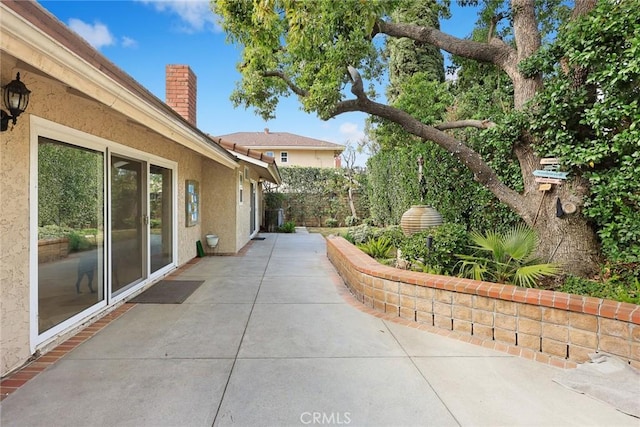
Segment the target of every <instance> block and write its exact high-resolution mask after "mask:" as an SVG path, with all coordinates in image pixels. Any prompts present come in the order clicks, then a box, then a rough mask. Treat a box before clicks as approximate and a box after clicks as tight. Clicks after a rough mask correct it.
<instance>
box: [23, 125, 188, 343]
mask: <svg viewBox="0 0 640 427" xmlns="http://www.w3.org/2000/svg"><path fill="white" fill-rule="evenodd" d="M41 136H42V137H45V138H50V139H53V140H56V141H60V142H63V143H66V144H70V145H74V146H78V147H83V148H89V149H92V150H95V151H99V152H101V153H103V156H104V161H105V177H104V179H105V183H104V188H105V202H104V206H103V218H104V219H105V224H104V233H105V236H108V235H110V234H111V224H110V222H109V219H108V218H109V215H108V208H109V206H110V205H111V197H110V179H111V177H110V173H111V171H110V167H108V166H109V165H110V161H111V160H110V159H111V155H112V154H122V155H130V156H132V157H135V158H137V159H139V160H141V161H144V162H146V163H147V175H148V173H149V164H150V163H153V164H155V165H158V166H162V167H166V168H169V169H172V171H173V174H172V175H173V176H172V181H173V182H172V187H173V206H174V208H173V213H172V222H173V224H172V227H173V230H172V232H173V239H172V244H173V254H174V259H173V263H170V264H169V265H167V266H165V267H163V268H161V269H160V270H158V271H156V272H155V273H154V274H153V275H149V274H148V272H149V258H148V257H147V267H146V271H147V276H146V277H145V278H144V279H143V280H141V281H140V282H139V283H138V284H136V285H135V286H133V287H131V288H130V289H127V290H126V291H125V292H122V293H120V294H118V295H115V296H114V295H112V292H111V277H110V276H111V272H110V268H111V254H110V251H109V249H108V247H107V248H105V284H106V290H105V298H104V299H103V300H102V301H100V302H97V303H96V304H94V305H92V306H91V307H88V308H86V309H85V310H83V311H81V312H80V313H77V314H75V315H74V316H72V317H70V318H68V319H66V320H64V321H62V322H60V323H59V324H57V325H56V326H54V327H52V328H50V329H48V330H46V331H44V332H43V333H42V334H40V333H39V332H38V309H39V307H38V173H39V171H38V144H39V137H41ZM29 142H30V147H29V149H30V157H31V158H30V169H29V174H30V185H29V212H30V219H29V234H30V247H31V249H30V253H29V261H30V267H29V283H30V285H29V309H30V314H29V347H30V350H31V353H34V352H35V351H36V350H37V349H38V348H40V347H43V346H45V345H46V344H48V343H49V342H51V341H53V340H55V339H56V338H57V337H58V336H59V335H60V334H64V333H66V332H67V331H69V330H71V329H73V328H74V327H77V326H78V325H80V324H82V323H84V322H86V320H87V319H88V318H90V317H92V316H94V315H96V314H97V313H99V312H100V311H104V310H105V309H106V308H107V307H109V306H113V305H114V304H116V303H118V302H119V301H121V300H123V299H125V298H126V297H128V296H129V295H131V294H132V293H134V292H136V291H138V290H139V289H141V288H142V287H144V286H146V285H147V284H149V283H150V282H151V281H153V280H154V279H155V278H157V277H158V276H161V275H164V274H166V273H167V272H168V271H169V270H171V269H174V268H176V267H177V263H178V191H177V190H178V187H177V185H178V163H177V162H175V161H172V160H168V159H165V158H162V157H158V156H155V155H153V154H150V153H146V152H144V151H140V150H136V149H134V148H130V147H127V146H125V145H121V144H119V143H117V142H113V141H110V140H107V139H104V138H101V137H98V136H95V135H92V134H90V133H86V132H83V131H80V130H78V129H73V128H70V127H67V126H64V125H61V124H59V123H55V122H52V121H50V120H46V119H43V118H41V117H38V116H35V115H31V116H30V141H29ZM148 193H149V188H148V184H147V194H148ZM148 204H149V199H148V198H147V211H148V210H149V206H148ZM148 226H149V225H148V224H147V227H148ZM148 232H149V231H148V230H147V235H148ZM147 254H149V247H148V242H147Z"/></svg>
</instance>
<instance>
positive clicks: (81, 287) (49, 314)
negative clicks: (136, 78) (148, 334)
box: [38, 137, 105, 334]
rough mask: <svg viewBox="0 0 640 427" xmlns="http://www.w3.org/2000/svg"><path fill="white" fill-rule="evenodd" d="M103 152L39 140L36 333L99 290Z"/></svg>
mask: <svg viewBox="0 0 640 427" xmlns="http://www.w3.org/2000/svg"><path fill="white" fill-rule="evenodd" d="M104 171H105V168H104V155H103V153H101V152H98V151H93V150H89V149H85V148H82V147H77V146H72V145H69V144H64V143H62V142H58V141H54V140H52V139H48V138H44V137H39V138H38V333H40V334H41V333H43V332H45V331H47V330H48V329H50V328H52V327H54V326H56V325H58V324H60V323H61V322H63V321H65V320H67V319H69V318H71V317H73V316H74V315H76V314H78V313H80V312H81V311H83V310H85V309H87V308H89V307H91V306H92V305H94V304H96V303H98V302H100V301H103V300H104V297H105V292H104V283H105V282H104V259H105V258H104Z"/></svg>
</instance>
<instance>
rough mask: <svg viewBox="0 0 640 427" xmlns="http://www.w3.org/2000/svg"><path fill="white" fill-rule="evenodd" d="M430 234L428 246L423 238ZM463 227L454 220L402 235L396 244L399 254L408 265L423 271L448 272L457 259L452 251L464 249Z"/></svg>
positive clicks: (467, 241) (465, 249)
mask: <svg viewBox="0 0 640 427" xmlns="http://www.w3.org/2000/svg"><path fill="white" fill-rule="evenodd" d="M429 236H431V238H432V240H431V242H432V243H431V248H429V247H428V244H427V241H428V240H427V239H428V237H429ZM468 243H469V239H468V236H467V231H466V228H465V227H464V226H463V225H460V224H455V223H445V224H442V225H441V226H438V227H433V228H431V229H429V230H424V231H420V232H418V233H415V234H412V235H411V236H408V237H405V238H404V239H403V240H402V242H401V243H400V244H399V245H398V247H399V249H400V252H401V254H402V258H403V259H404V260H406V261H407V262H408V263H409V264H410V266H411V268H413V269H416V268H417V269H419V270H422V271H425V272H429V273H434V274H442V275H452V274H454V268H455V265H456V263H457V261H458V260H457V259H456V257H455V256H454V254H456V253H465V252H467V251H468Z"/></svg>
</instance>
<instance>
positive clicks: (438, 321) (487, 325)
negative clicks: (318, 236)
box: [327, 236, 640, 368]
mask: <svg viewBox="0 0 640 427" xmlns="http://www.w3.org/2000/svg"><path fill="white" fill-rule="evenodd" d="M327 256H328V257H329V260H330V261H331V262H332V263H333V265H334V266H335V268H336V269H337V270H338V273H339V274H340V276H342V278H343V280H344V282H345V283H346V285H347V287H348V288H349V289H350V290H351V293H352V294H353V295H354V296H355V298H357V299H358V300H359V301H361V302H362V303H363V304H364V305H366V306H367V307H371V308H373V309H375V310H377V311H379V312H383V313H387V314H388V315H393V316H397V317H399V318H403V319H406V320H409V321H413V322H416V323H419V324H425V325H431V326H432V327H433V328H436V329H438V330H448V331H451V333H452V334H455V335H457V336H458V337H460V336H463V337H464V336H466V337H472V338H473V341H474V342H476V343H481V344H483V345H485V346H488V347H492V348H495V349H496V350H502V351H506V352H509V353H511V354H517V355H520V356H524V357H527V358H531V359H534V360H538V361H542V362H546V363H551V364H554V365H557V366H575V363H581V362H585V361H588V360H590V359H589V356H588V355H589V353H594V352H605V353H609V354H613V355H615V356H618V357H619V358H621V359H623V360H625V361H627V362H629V363H630V364H631V365H632V366H634V367H635V368H640V306H638V305H635V304H628V303H622V302H616V301H610V300H605V299H600V298H593V297H585V296H579V295H572V294H567V293H563V292H554V291H548V290H539V289H529V288H521V287H517V286H513V285H503V284H498V283H487V282H478V281H475V280H470V279H463V278H458V277H449V276H436V275H432V274H426V273H418V272H413V271H408V270H401V269H397V268H393V267H388V266H384V265H381V264H379V263H378V262H377V261H376V260H375V259H373V258H371V257H369V256H368V255H367V254H365V253H364V252H362V251H361V250H359V249H358V248H357V247H355V246H354V245H352V244H351V243H349V242H348V241H346V240H345V239H344V238H342V237H335V236H330V237H328V238H327ZM470 341H471V340H470Z"/></svg>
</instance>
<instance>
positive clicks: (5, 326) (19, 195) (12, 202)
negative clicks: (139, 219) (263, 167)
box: [0, 65, 237, 375]
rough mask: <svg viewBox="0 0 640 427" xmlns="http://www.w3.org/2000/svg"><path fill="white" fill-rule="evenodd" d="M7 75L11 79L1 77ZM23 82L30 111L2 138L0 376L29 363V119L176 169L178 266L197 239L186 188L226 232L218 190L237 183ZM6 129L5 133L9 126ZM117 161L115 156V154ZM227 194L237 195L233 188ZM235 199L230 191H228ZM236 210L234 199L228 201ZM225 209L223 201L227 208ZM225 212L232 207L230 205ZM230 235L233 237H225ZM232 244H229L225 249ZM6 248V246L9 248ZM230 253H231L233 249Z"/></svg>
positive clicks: (61, 94) (83, 103)
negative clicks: (192, 183)
mask: <svg viewBox="0 0 640 427" xmlns="http://www.w3.org/2000/svg"><path fill="white" fill-rule="evenodd" d="M4 67H5V66H4V65H3V72H2V76H3V82H4V81H5V80H6V79H5V78H4V77H5V76H6V75H11V74H13V75H15V73H14V70H12V69H9V70H7V69H5V68H4ZM22 81H23V82H24V83H25V84H26V85H27V87H28V88H29V89H30V90H31V100H30V102H29V106H28V110H27V112H26V113H24V114H22V115H21V116H20V117H19V119H18V124H17V125H16V127H15V128H14V129H13V130H11V128H10V130H9V131H7V132H3V133H2V134H1V136H0V138H1V143H0V167H1V169H0V242H1V244H0V261H1V262H0V278H1V281H2V282H1V286H0V296H1V299H0V324H1V325H2V326H1V328H2V330H1V331H0V348H1V349H2V351H1V352H0V375H4V374H5V373H7V372H9V371H11V370H12V369H14V368H16V367H18V366H20V365H21V364H22V363H24V362H25V361H26V360H27V359H28V358H29V356H30V349H29V241H30V230H29V172H30V163H29V137H30V135H29V132H30V128H29V122H30V115H35V116H38V117H41V118H45V119H47V120H50V121H53V122H56V123H59V124H61V125H64V126H68V127H70V128H73V129H77V130H81V131H83V132H86V133H89V134H92V135H95V136H98V137H101V138H105V139H107V140H109V141H113V142H116V143H118V144H122V145H125V146H128V147H131V148H135V149H137V150H141V151H144V152H146V153H150V154H153V155H156V156H159V157H162V158H164V159H166V160H170V161H174V162H177V164H178V174H177V193H178V197H177V206H176V211H177V213H178V219H177V227H178V229H177V236H178V242H177V245H178V253H177V262H178V265H182V264H184V263H186V262H187V261H189V260H190V259H192V258H193V257H195V256H196V245H195V242H196V241H197V240H199V239H201V238H202V237H203V234H204V233H203V228H202V222H201V223H200V224H198V225H196V226H194V227H188V228H187V227H186V224H185V205H184V203H185V180H187V179H195V180H197V181H199V182H200V185H201V187H200V188H201V202H202V203H203V205H205V206H206V205H207V204H208V203H211V199H209V196H210V195H215V196H216V199H215V200H216V202H215V205H216V206H218V207H221V209H215V210H213V211H212V212H213V213H211V214H210V215H209V216H208V217H207V218H208V219H207V221H209V222H211V223H212V224H214V229H219V230H223V229H229V230H234V229H235V224H233V227H228V228H223V227H227V225H228V224H221V225H217V224H216V221H219V220H216V215H217V214H219V215H220V216H221V217H229V216H231V215H229V212H230V210H229V209H230V208H229V207H227V206H225V205H224V204H221V202H220V201H221V200H226V199H227V198H228V197H229V194H228V193H225V190H221V189H222V188H229V184H228V183H229V182H230V180H231V179H233V178H235V177H236V176H237V173H236V171H234V170H233V169H230V168H227V167H224V166H221V165H219V164H216V163H214V162H212V161H208V160H204V161H206V162H208V163H210V164H211V165H213V166H212V167H209V168H207V170H209V171H212V172H211V173H212V174H213V177H212V178H213V179H205V177H204V176H203V169H205V168H203V157H202V156H200V155H199V154H197V153H195V152H193V151H191V150H188V149H186V148H184V147H182V146H180V145H178V144H175V143H174V142H172V141H170V140H168V139H166V138H164V137H162V136H160V135H158V134H157V133H155V132H150V131H148V130H147V129H146V128H144V127H142V126H140V125H138V124H135V123H133V122H130V121H128V120H127V118H126V117H124V116H123V115H121V114H119V113H114V112H113V111H112V110H110V109H109V108H108V107H107V106H104V105H101V104H97V103H95V102H92V101H91V100H89V99H87V98H85V97H82V96H77V95H73V94H70V93H69V92H67V90H66V88H65V87H63V86H62V85H61V84H59V83H57V82H56V81H53V80H49V79H46V78H43V77H41V76H39V75H37V74H34V73H29V72H23V73H22ZM10 127H11V125H10ZM115 152H116V153H117V151H115ZM231 188H237V186H235V187H233V186H231ZM228 191H233V190H227V192H228ZM233 201H234V202H235V198H234V199H233ZM225 203H226V201H225ZM229 206H232V205H231V204H230V205H229ZM231 233H232V232H231ZM225 240H226V241H230V240H231V237H227V238H225V239H224V240H222V242H223V243H224V241H225ZM9 242H10V243H9ZM230 252H235V248H233V249H231V250H230Z"/></svg>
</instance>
